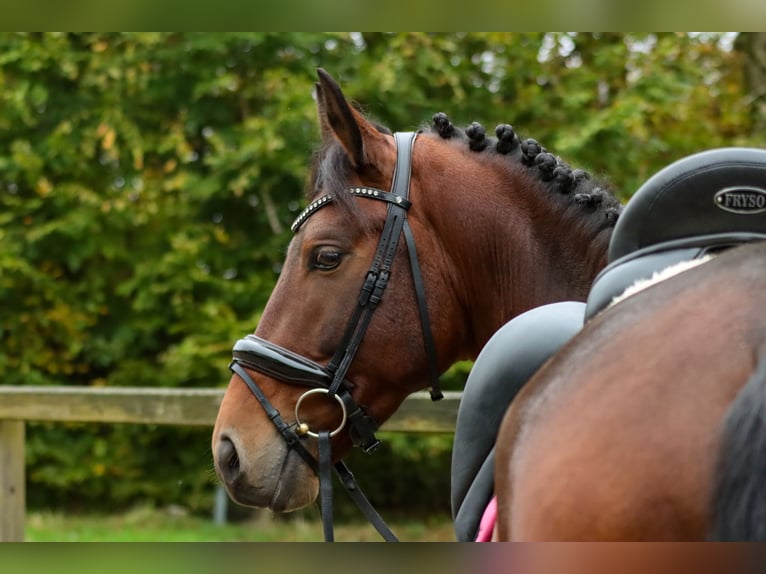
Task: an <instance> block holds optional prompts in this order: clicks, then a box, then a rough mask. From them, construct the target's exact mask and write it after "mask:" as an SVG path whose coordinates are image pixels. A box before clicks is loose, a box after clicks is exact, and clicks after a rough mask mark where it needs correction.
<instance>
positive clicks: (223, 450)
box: [218, 437, 239, 483]
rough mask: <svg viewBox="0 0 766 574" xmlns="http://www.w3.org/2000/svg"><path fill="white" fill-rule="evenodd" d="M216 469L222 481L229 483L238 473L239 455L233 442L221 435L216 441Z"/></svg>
mask: <svg viewBox="0 0 766 574" xmlns="http://www.w3.org/2000/svg"><path fill="white" fill-rule="evenodd" d="M218 470H219V472H220V473H221V477H222V478H223V480H224V482H227V483H231V482H233V481H234V479H236V478H237V476H238V475H239V455H238V454H237V449H236V447H235V446H234V443H233V442H231V440H230V439H229V438H227V437H222V438H221V440H220V442H219V443H218Z"/></svg>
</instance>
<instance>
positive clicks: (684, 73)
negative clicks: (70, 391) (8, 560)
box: [0, 32, 766, 538]
mask: <svg viewBox="0 0 766 574" xmlns="http://www.w3.org/2000/svg"><path fill="white" fill-rule="evenodd" d="M317 66H322V67H324V68H325V69H327V70H328V71H329V72H330V73H331V74H332V75H333V76H334V77H335V78H336V79H337V80H338V81H339V82H340V83H341V85H342V87H343V88H344V91H345V92H346V95H347V96H348V97H350V98H352V99H354V100H355V101H356V102H358V103H359V104H360V106H361V107H362V109H363V110H364V111H365V112H366V113H367V114H369V115H370V116H371V117H372V118H374V119H376V120H378V121H380V122H381V123H383V124H385V125H387V126H388V127H390V128H392V129H395V130H409V129H416V128H418V127H419V126H421V125H423V124H424V123H427V122H428V121H430V118H431V116H432V115H433V114H434V113H435V112H439V111H443V112H446V113H447V114H448V115H449V116H450V118H451V119H452V120H453V122H454V123H456V124H457V125H460V126H465V125H468V124H469V123H470V122H471V121H479V122H481V123H483V124H484V125H485V126H486V127H487V129H488V130H491V131H493V130H494V126H495V125H496V124H498V123H510V124H512V125H513V126H514V127H515V128H516V129H517V131H518V132H520V133H521V134H522V136H523V137H534V138H535V139H537V140H539V141H540V142H541V143H542V144H543V145H545V146H546V147H547V148H548V149H549V150H550V151H552V152H554V153H556V154H557V155H560V156H561V157H562V158H564V159H565V160H566V161H567V162H569V163H570V164H572V165H573V166H576V167H581V168H585V169H588V170H590V171H591V172H593V173H595V174H597V175H598V176H600V177H604V178H606V179H607V180H609V181H610V182H611V184H612V186H613V188H614V190H615V191H616V192H617V194H618V195H619V197H620V198H621V199H623V200H626V199H627V198H628V197H629V196H630V195H631V193H632V192H633V191H635V190H636V189H637V187H638V186H639V185H640V184H641V182H642V181H643V180H645V179H646V178H647V177H649V176H650V175H651V174H652V173H653V172H655V171H656V170H658V169H660V168H661V167H663V166H665V165H667V164H668V163H670V162H672V161H674V160H676V159H678V158H680V157H683V156H685V155H688V154H690V153H693V152H697V151H700V150H703V149H707V148H712V147H718V146H731V145H754V146H758V147H764V146H766V34H764V33H741V34H737V33H661V34H647V33H644V34H627V33H497V32H491V33H371V32H365V33H350V32H344V33H333V34H329V33H327V34H323V33H265V32H258V33H244V32H237V33H164V32H163V33H98V34H97V33H1V34H0V338H1V344H0V383H2V384H13V385H85V386H107V385H108V386H151V387H184V388H195V387H198V388H210V387H221V386H223V385H224V384H225V383H226V382H227V381H228V379H229V373H228V371H227V369H226V365H227V363H228V360H229V358H230V350H231V347H232V344H233V343H234V341H235V340H236V339H238V338H239V337H240V336H242V335H243V334H245V333H248V332H251V331H253V330H254V328H255V326H256V325H257V322H258V318H259V314H260V312H261V310H262V308H263V306H264V304H265V302H266V300H267V298H268V296H269V293H270V292H271V289H272V288H273V285H274V283H275V281H276V279H277V277H278V274H279V271H280V266H281V261H282V258H283V255H284V249H285V247H286V245H287V242H288V241H289V238H290V233H289V224H290V222H291V221H292V219H293V218H294V216H295V215H296V213H297V212H298V211H299V210H300V209H301V208H302V206H303V205H304V201H303V193H304V182H305V181H306V179H307V175H308V166H309V164H310V160H311V155H312V151H313V149H314V148H315V147H316V145H317V144H318V138H319V130H318V126H317V122H316V118H315V103H314V100H313V98H312V91H313V83H314V81H315V78H316V72H315V69H316V67H317ZM469 367H470V365H468V364H460V365H456V366H455V367H453V369H452V370H451V371H450V372H449V373H448V374H447V375H446V376H445V377H444V380H445V382H446V385H445V386H446V388H450V389H459V388H460V387H461V385H462V383H463V382H464V380H465V376H466V373H467V371H468V369H469ZM210 430H211V429H199V428H179V427H163V426H136V425H98V424H71V423H69V424H65V423H61V424H40V423H38V424H35V423H30V424H28V425H27V442H26V456H27V461H26V463H27V508H28V510H29V512H30V513H32V514H31V517H30V525H29V533H30V535H28V537H30V538H34V537H35V536H39V537H41V538H44V537H45V536H48V535H47V534H45V532H46V531H45V530H44V528H43V526H39V528H40V530H39V533H38V534H35V532H37V531H36V530H35V528H37V526H35V524H38V523H39V524H40V525H42V524H43V523H44V522H45V521H46V520H47V521H48V522H51V521H53V522H56V521H59V522H61V521H63V520H65V519H64V518H62V514H63V515H66V516H67V517H75V518H74V519H75V520H76V517H78V516H92V515H94V514H98V515H103V516H107V517H108V516H110V515H115V514H118V515H120V516H122V517H123V519H124V517H125V516H133V520H134V522H135V523H136V524H138V525H141V524H143V525H147V524H148V523H149V522H150V520H151V517H152V516H153V514H152V510H157V509H160V510H162V511H163V512H164V513H165V514H169V515H173V516H191V517H200V519H201V520H202V519H205V520H209V516H210V513H211V512H212V507H213V500H214V493H215V485H216V484H215V483H216V481H215V479H214V475H213V472H212V455H211V452H210V446H209V442H210ZM384 438H385V439H386V440H385V448H384V449H383V452H382V453H381V452H377V453H376V454H375V456H372V457H367V456H365V455H354V456H353V457H352V458H351V459H350V465H351V466H352V468H353V469H354V470H355V473H356V475H357V477H358V478H359V479H360V481H361V482H362V485H363V487H364V488H365V490H366V491H367V493H368V495H369V496H370V498H371V499H372V500H373V501H374V503H375V504H376V506H377V507H378V508H379V510H381V512H383V513H384V515H387V516H391V515H393V516H400V517H403V518H406V519H407V520H410V519H412V520H416V521H421V522H420V524H421V525H422V524H425V525H426V526H423V528H424V529H425V530H426V531H427V530H428V528H430V527H431V526H430V525H432V524H433V522H432V521H433V520H436V521H438V522H439V524H445V525H446V526H445V532H447V530H448V529H449V525H448V522H449V461H450V449H451V440H452V438H451V436H450V435H414V434H413V435H408V434H396V435H393V434H390V435H388V436H384ZM337 498H338V503H339V508H338V510H337V511H336V512H337V513H338V514H339V516H340V518H341V519H344V518H346V517H348V516H350V515H352V514H353V510H352V509H351V508H350V507H347V505H345V501H344V500H343V498H344V497H343V496H342V495H341V496H338V497H337ZM34 513H37V514H34ZM131 513H132V514H131ZM304 516H305V518H299V520H304V519H305V520H315V519H316V517H317V516H318V512H317V511H316V509H311V510H309V511H307V512H306V513H305V515H304ZM230 519H231V520H232V521H234V522H237V521H238V520H248V521H256V523H257V524H258V525H260V526H258V527H259V528H261V527H262V528H274V527H275V520H276V522H279V520H282V519H272V518H270V517H265V518H264V517H263V516H259V515H257V513H256V515H254V514H253V513H252V512H251V511H245V510H236V509H231V511H230ZM36 521H37V522H36ZM122 524H123V525H124V522H123V523H122ZM437 527H441V526H434V528H437ZM248 532H252V530H251V531H243V534H242V535H243V536H245V537H246V536H249V534H248ZM450 532H451V531H450ZM51 536H54V537H55V535H51ZM414 536H415V535H414ZM424 536H426V537H427V533H426V534H424ZM444 536H449V535H448V534H445V535H444Z"/></svg>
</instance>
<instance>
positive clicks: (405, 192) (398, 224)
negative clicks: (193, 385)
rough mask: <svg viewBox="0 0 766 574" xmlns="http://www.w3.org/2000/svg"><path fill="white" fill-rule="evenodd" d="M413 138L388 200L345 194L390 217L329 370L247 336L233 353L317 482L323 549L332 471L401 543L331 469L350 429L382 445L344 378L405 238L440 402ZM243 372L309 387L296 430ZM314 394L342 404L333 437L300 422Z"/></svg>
mask: <svg viewBox="0 0 766 574" xmlns="http://www.w3.org/2000/svg"><path fill="white" fill-rule="evenodd" d="M416 138H417V133H413V132H404V133H402V132H397V133H395V134H394V140H395V142H396V152H397V158H396V167H395V169H394V176H393V181H392V184H391V191H390V192H388V191H384V190H381V189H375V188H369V187H352V188H350V189H348V190H347V191H348V193H350V194H351V195H353V196H356V197H361V198H367V199H374V200H378V201H384V202H386V203H387V204H388V209H387V213H386V221H385V224H384V226H383V231H382V233H381V236H380V239H379V241H378V246H377V249H376V250H375V255H374V257H373V260H372V263H371V265H370V269H369V270H368V271H367V276H366V277H365V280H364V283H363V285H362V288H361V290H360V293H359V298H358V300H357V304H356V308H355V309H354V312H353V314H352V316H351V318H350V320H349V322H348V325H347V326H346V330H345V332H344V334H343V337H342V338H341V341H340V342H339V344H338V346H337V348H336V351H335V354H334V355H333V356H332V358H331V359H330V361H329V363H328V364H327V365H326V366H323V365H320V364H318V363H316V362H314V361H312V360H310V359H308V358H306V357H304V356H302V355H299V354H297V353H294V352H293V351H290V350H289V349H285V348H284V347H281V346H279V345H276V344H274V343H271V342H269V341H267V340H265V339H262V338H260V337H258V336H256V335H247V337H245V338H244V339H240V340H239V341H237V343H236V344H235V345H234V350H233V359H232V362H231V364H230V365H229V368H230V369H231V370H232V372H234V373H235V374H237V375H238V376H239V377H240V378H241V379H242V380H243V381H244V383H245V384H246V385H247V386H248V388H249V389H250V391H251V392H252V393H253V395H254V396H255V398H256V399H257V400H258V402H259V403H260V405H261V407H262V408H263V409H264V411H265V412H266V415H267V416H268V417H269V420H271V422H272V423H273V424H274V426H275V427H276V428H277V431H279V433H280V434H281V435H282V438H283V439H284V440H285V443H286V444H287V446H288V448H290V449H292V450H295V451H296V452H297V453H298V455H299V456H300V457H301V458H302V459H303V460H304V461H305V462H306V464H308V465H309V467H310V468H311V469H312V470H313V471H314V473H315V474H317V476H318V477H319V484H320V486H319V489H320V505H321V509H322V523H323V525H324V535H325V541H332V540H333V539H334V536H333V527H332V476H331V467H332V468H333V469H334V470H335V473H336V475H337V476H338V478H339V479H340V481H341V484H342V485H343V487H344V488H345V489H346V491H347V492H348V493H349V495H350V496H351V498H352V499H353V500H354V502H355V503H356V505H357V506H358V507H359V509H360V510H361V511H362V512H363V513H364V515H365V516H366V517H367V519H368V520H369V521H370V522H371V523H372V524H373V526H374V527H375V528H376V530H377V531H378V532H379V533H380V534H381V536H382V537H383V538H384V539H385V540H387V541H397V538H396V536H395V535H394V534H393V532H391V530H390V529H389V528H388V526H387V525H386V524H385V522H384V521H383V520H382V518H381V517H380V515H379V514H378V513H377V511H376V510H375V509H374V508H373V507H372V505H371V504H370V502H369V501H368V500H367V498H366V497H365V495H364V493H362V491H361V489H360V488H359V485H358V484H357V482H356V479H355V478H354V475H353V474H352V473H351V471H349V469H348V467H346V465H345V464H344V463H343V462H342V461H339V462H337V463H335V464H334V465H333V464H332V454H331V444H330V439H331V438H332V437H333V436H335V435H337V434H338V433H340V432H341V431H342V430H343V429H344V428H345V427H346V426H347V425H348V427H349V432H350V435H351V440H352V442H353V444H354V446H360V447H361V448H362V449H363V450H364V451H365V452H367V453H370V452H372V451H374V450H375V449H376V448H377V447H378V446H379V445H380V441H379V440H378V439H377V438H376V437H375V432H376V431H377V429H378V423H377V422H376V421H375V420H373V419H372V417H369V416H367V415H366V414H365V413H364V411H363V410H362V408H361V407H360V406H359V405H357V404H356V402H355V401H354V399H353V398H352V397H351V390H352V389H353V384H352V383H351V382H349V381H348V380H347V379H346V374H347V373H348V370H349V367H350V366H351V363H352V361H353V360H354V357H355V356H356V353H357V351H358V350H359V347H360V345H361V344H362V340H363V339H364V335H365V333H366V332H367V328H368V327H369V324H370V321H371V319H372V315H373V313H374V311H375V309H377V307H378V305H379V304H380V302H381V300H382V296H383V292H384V290H385V289H386V286H387V284H388V280H389V277H390V274H391V267H392V265H393V262H394V257H395V255H396V252H397V247H398V245H399V239H400V237H401V236H402V235H403V236H404V241H405V243H406V247H407V253H408V257H409V261H410V270H411V272H412V279H413V286H414V289H415V297H416V300H417V305H418V314H419V317H420V323H421V330H422V333H423V347H424V349H425V352H426V356H427V358H428V363H429V375H430V380H431V399H432V400H434V401H437V400H439V399H441V398H442V397H443V395H442V392H441V387H440V384H439V369H438V361H437V355H436V347H435V345H434V341H433V335H432V333H431V322H430V317H429V314H428V307H427V306H426V298H425V286H424V283H423V277H422V273H421V270H420V263H419V262H418V256H417V249H416V247H415V238H414V236H413V235H412V229H411V228H410V224H409V222H408V220H407V211H408V210H409V208H410V206H411V205H412V203H411V202H410V200H409V187H410V176H411V171H412V148H413V146H414V143H415V139H416ZM334 199H335V198H334V196H333V195H332V194H329V193H328V194H325V195H322V196H320V197H319V198H317V199H316V200H314V201H312V202H311V203H310V204H309V205H308V206H307V207H306V208H305V209H304V210H303V211H302V212H301V213H300V214H299V215H298V217H297V218H296V219H295V222H294V223H293V225H292V227H291V229H292V231H293V233H295V232H297V231H298V230H299V229H300V227H301V226H302V225H303V224H304V223H305V222H306V220H307V219H308V218H309V217H311V216H312V215H313V214H314V213H316V212H317V211H318V210H319V209H321V208H323V207H325V206H327V205H330V204H331V203H332V202H333V201H334ZM244 367H247V368H250V369H252V370H255V371H257V372H259V373H262V374H265V375H267V376H269V377H271V378H274V379H276V380H279V381H282V382H285V383H289V384H296V385H303V386H308V387H310V388H309V390H307V391H306V392H305V393H304V394H303V395H301V397H300V398H299V399H298V401H297V402H296V404H295V422H294V423H293V424H289V423H287V422H286V421H285V420H284V419H283V418H282V415H281V414H280V413H279V411H278V410H277V409H276V408H275V407H274V406H273V405H272V404H271V402H270V401H269V400H268V398H267V397H266V395H265V393H264V392H263V390H262V389H261V388H260V387H259V386H258V384H257V383H256V382H255V381H254V380H253V379H252V377H251V376H250V375H249V374H248V372H247V371H246V370H245V368H244ZM312 394H324V395H327V397H328V398H330V399H333V400H335V401H337V403H338V405H339V408H340V409H341V413H342V420H341V423H340V424H339V426H338V427H337V428H336V429H333V430H325V429H323V430H318V431H312V430H311V429H310V428H309V426H308V425H307V424H306V423H302V422H301V418H300V406H301V403H302V402H303V400H304V399H305V398H306V397H307V396H309V395H312ZM307 437H312V438H316V439H317V440H318V460H317V459H316V458H314V456H313V455H312V454H311V453H310V452H309V450H308V449H307V448H306V447H305V446H304V444H303V441H304V440H305V439H306V438H307Z"/></svg>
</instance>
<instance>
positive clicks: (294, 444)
mask: <svg viewBox="0 0 766 574" xmlns="http://www.w3.org/2000/svg"><path fill="white" fill-rule="evenodd" d="M229 369H231V370H232V371H233V372H234V373H236V374H237V375H238V376H239V378H240V379H242V381H244V383H245V384H246V385H247V387H248V388H249V389H250V392H251V393H253V395H254V396H255V398H256V400H257V401H258V402H259V403H260V404H261V407H263V410H264V411H265V412H266V416H268V417H269V420H270V421H271V422H272V423H273V424H274V426H275V427H277V431H279V434H281V435H282V438H283V439H284V441H285V443H287V447H288V448H290V449H293V450H294V451H296V452H297V453H298V454H299V455H300V457H301V458H302V459H303V460H304V461H305V462H306V464H308V465H309V467H310V468H311V470H313V471H314V473H315V474H316V473H317V470H318V465H317V461H316V460H315V459H314V457H313V456H312V455H311V453H310V452H309V451H308V450H306V447H304V446H303V444H302V443H301V438H300V437H299V436H298V434H297V433H296V432H295V429H293V427H291V426H290V425H288V424H287V423H286V422H285V421H284V419H283V418H282V416H281V415H280V414H279V411H278V410H277V409H276V408H275V407H274V405H272V404H271V401H269V399H268V398H267V397H266V395H265V394H264V393H263V391H262V390H261V388H260V387H259V386H258V385H257V384H256V383H255V381H254V380H253V379H252V377H251V376H250V374H249V373H248V372H247V371H246V370H245V369H243V368H242V367H241V366H240V365H239V364H238V363H237V361H232V362H231V363H230V364H229Z"/></svg>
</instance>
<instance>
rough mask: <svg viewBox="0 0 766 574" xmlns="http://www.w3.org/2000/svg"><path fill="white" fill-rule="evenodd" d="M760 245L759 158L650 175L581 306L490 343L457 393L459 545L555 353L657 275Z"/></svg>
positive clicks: (719, 157) (472, 532) (764, 211)
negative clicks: (527, 388)
mask: <svg viewBox="0 0 766 574" xmlns="http://www.w3.org/2000/svg"><path fill="white" fill-rule="evenodd" d="M764 240H766V151H764V150H759V149H751V148H723V149H716V150H711V151H706V152H702V153H698V154H695V155H692V156H689V157H686V158H684V159H682V160H680V161H677V162H675V163H673V164H671V165H670V166H668V167H666V168H664V169H662V170H661V171H659V172H658V173H657V174H656V175H654V176H653V177H651V178H650V179H649V180H648V181H647V182H646V183H645V184H644V185H642V186H641V188H640V189H639V190H638V191H637V192H636V193H635V194H634V195H633V197H632V198H631V200H630V201H629V202H628V204H627V206H626V207H625V209H624V210H623V213H622V214H621V215H620V219H619V220H618V222H617V225H616V227H615V230H614V233H613V235H612V239H611V242H610V245H609V254H608V261H609V264H608V265H607V267H606V268H605V269H604V270H603V271H602V272H601V273H600V274H599V275H598V277H597V278H596V280H595V282H594V284H593V286H592V288H591V292H590V295H589V297H588V302H587V306H586V304H584V303H578V302H562V303H554V304H552V305H544V306H542V307H538V308H536V309H532V310H530V311H527V312H526V313H524V314H522V315H519V316H518V317H515V318H514V319H512V320H511V321H509V322H508V323H506V324H505V325H504V326H503V327H501V328H500V329H499V330H498V331H497V333H495V335H494V336H493V337H492V338H491V339H490V340H489V341H488V342H487V344H486V346H485V347H484V349H483V350H482V352H481V353H480V355H479V357H478V358H477V359H476V362H475V363H474V367H473V369H472V370H471V374H470V376H469V377H468V381H467V382H466V386H465V389H464V391H463V398H462V400H461V403H460V408H459V410H458V417H457V425H456V427H455V443H454V448H453V453H452V487H451V490H452V515H453V519H454V523H455V532H456V534H457V539H458V540H459V541H472V540H475V539H476V534H477V532H478V528H479V522H480V520H481V516H482V514H483V512H484V509H485V508H486V506H487V504H488V502H489V500H490V499H491V498H492V495H493V493H494V485H493V478H494V477H493V475H494V445H495V439H496V437H497V431H498V428H499V426H500V422H501V421H502V418H503V416H504V415H505V411H506V410H507V408H508V405H510V403H511V401H512V400H513V398H514V397H515V396H516V394H517V393H518V391H519V390H520V389H521V388H522V387H523V386H524V384H525V383H526V382H527V380H529V378H530V377H531V376H532V375H533V374H534V373H535V371H537V370H538V369H539V368H540V367H541V366H542V365H543V364H544V363H545V362H546V361H547V360H548V359H549V358H550V357H551V356H552V355H553V354H554V353H555V352H556V351H558V350H559V349H560V348H561V347H562V346H563V345H564V344H565V343H566V342H567V341H569V340H570V339H571V338H572V337H573V336H574V335H575V334H577V332H578V331H579V330H580V329H581V328H582V325H583V321H584V320H589V319H590V318H592V317H593V316H594V315H596V314H597V313H598V312H599V311H601V310H602V309H604V308H605V307H606V306H608V305H609V303H610V302H611V301H612V300H613V299H614V297H617V296H619V295H621V294H622V293H623V292H624V291H625V289H627V288H628V287H630V286H631V285H632V284H633V283H635V282H636V281H638V280H641V279H648V278H650V277H651V276H652V275H653V274H654V273H655V272H658V271H661V270H663V269H665V268H667V267H669V266H670V265H673V264H675V263H679V262H682V261H690V260H692V259H696V258H698V257H701V256H702V255H705V254H707V253H711V252H717V251H720V250H722V249H727V248H729V247H733V246H736V245H740V244H743V243H747V242H752V241H764Z"/></svg>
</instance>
